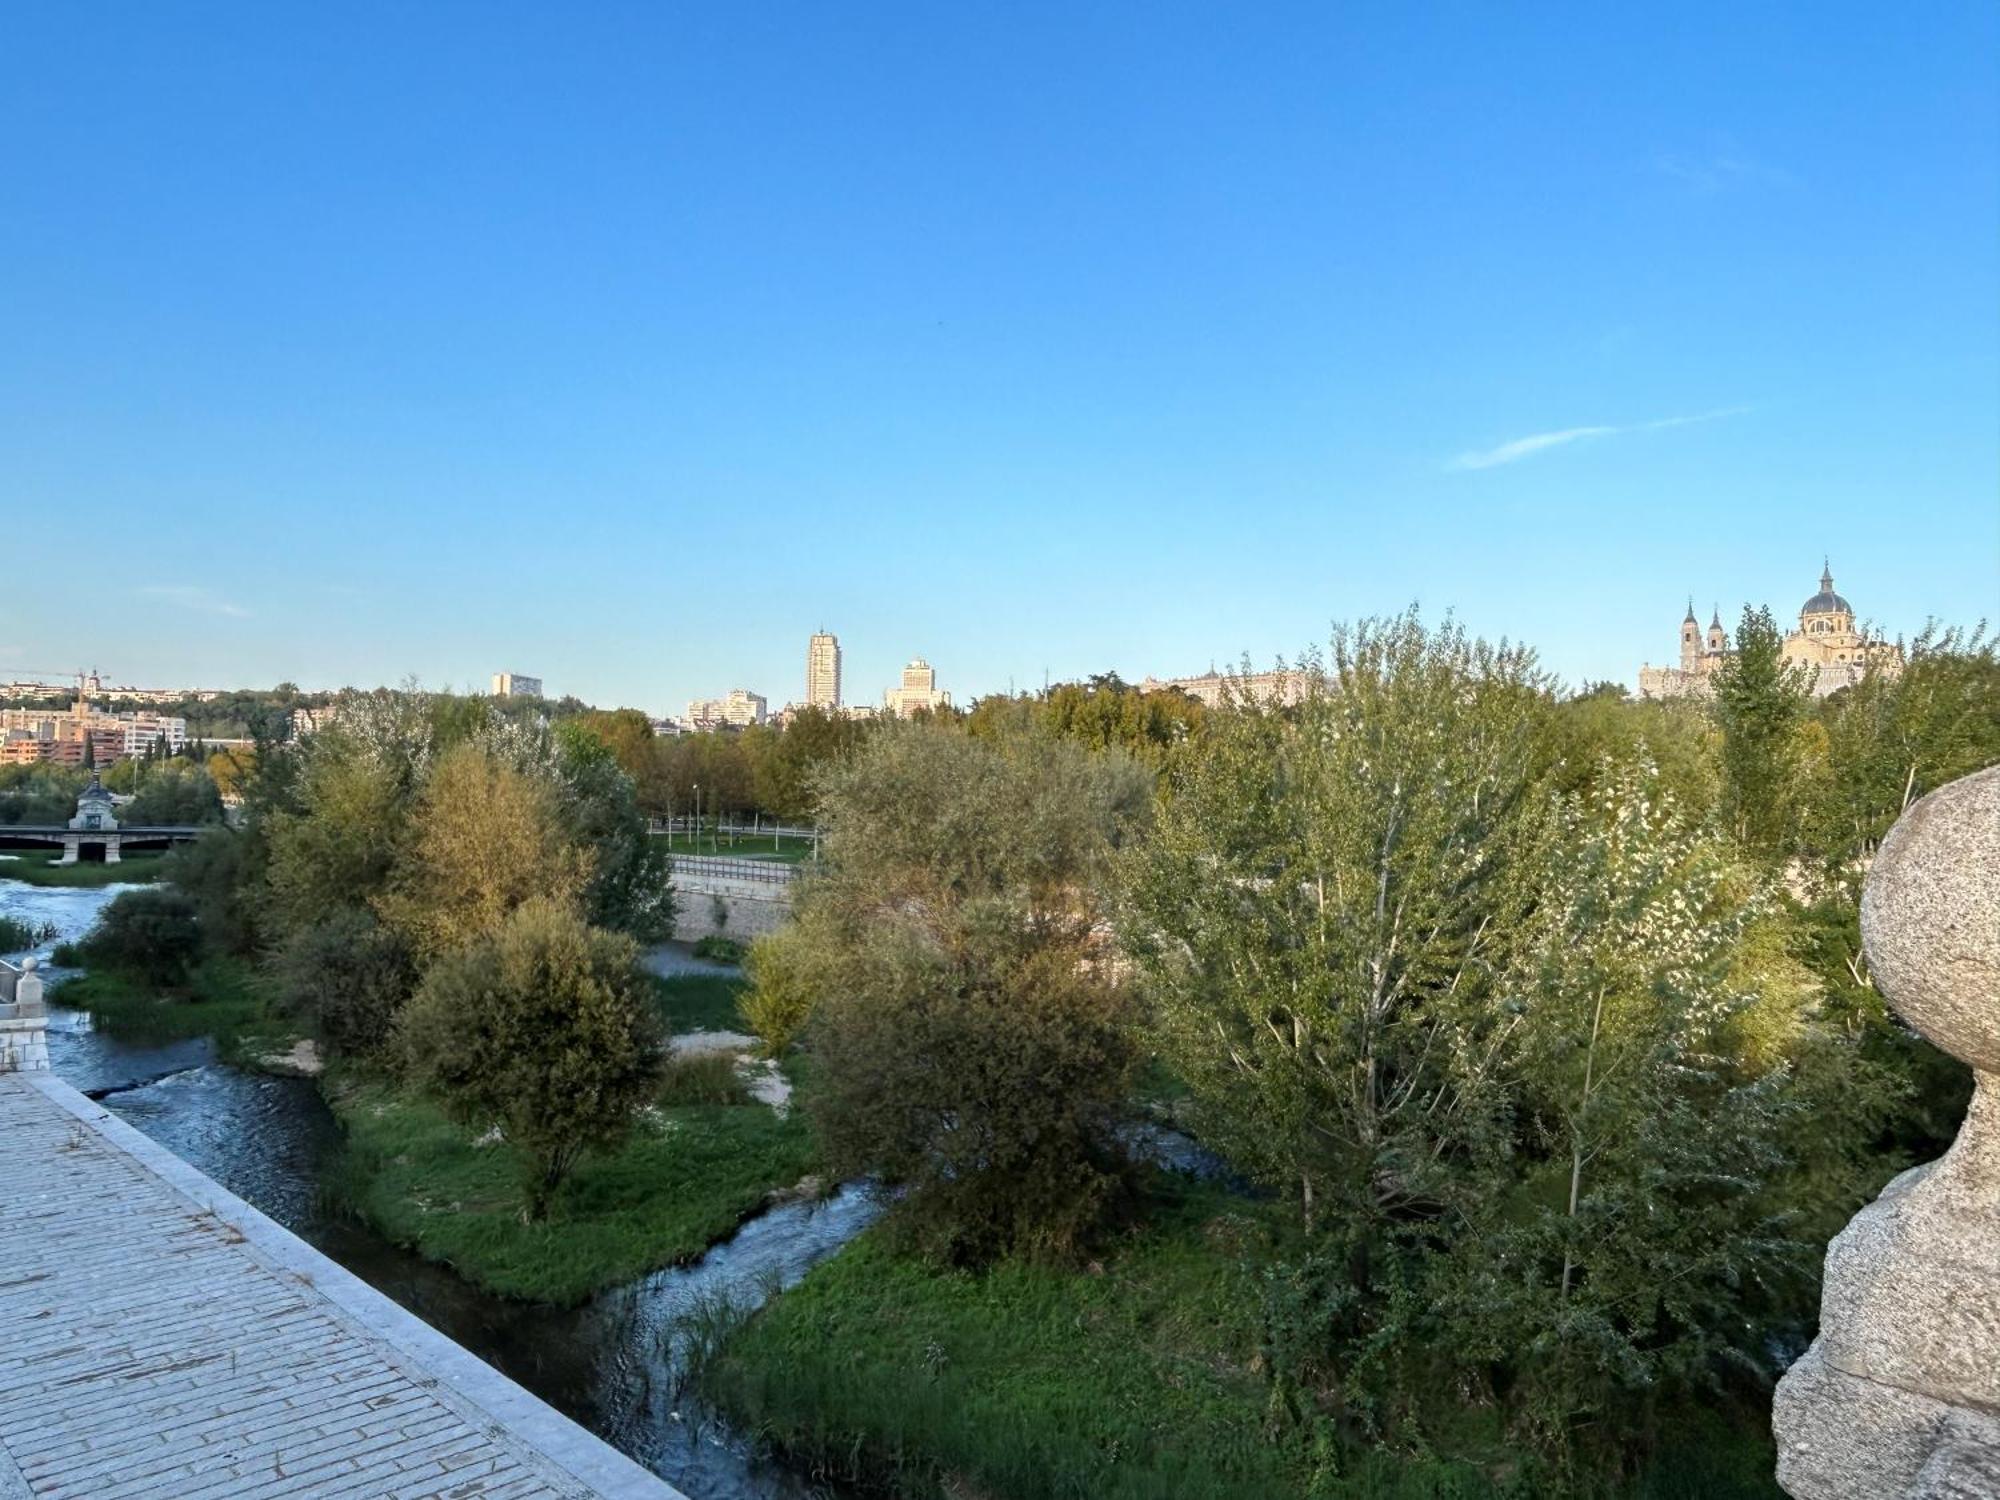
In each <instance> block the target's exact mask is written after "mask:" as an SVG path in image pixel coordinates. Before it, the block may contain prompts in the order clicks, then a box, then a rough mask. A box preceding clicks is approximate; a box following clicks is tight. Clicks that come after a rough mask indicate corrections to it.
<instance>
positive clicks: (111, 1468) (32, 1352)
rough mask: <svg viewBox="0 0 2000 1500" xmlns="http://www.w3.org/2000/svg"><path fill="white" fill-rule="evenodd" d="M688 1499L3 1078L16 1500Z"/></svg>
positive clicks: (348, 1279) (348, 1285) (238, 1207)
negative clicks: (300, 1499)
mask: <svg viewBox="0 0 2000 1500" xmlns="http://www.w3.org/2000/svg"><path fill="white" fill-rule="evenodd" d="M286 1496H312V1497H315V1500H320V1497H325V1500H363V1497H392V1496H393V1497H396V1500H421V1497H436V1500H474V1497H479V1500H526V1497H529V1496H537V1497H542V1496H546V1497H562V1500H587V1497H596V1496H604V1497H614V1500H683V1497H681V1496H680V1495H679V1492H678V1491H676V1490H674V1489H673V1488H672V1487H670V1486H669V1485H667V1484H666V1483H664V1482H663V1481H661V1480H659V1479H657V1478H655V1477H654V1476H653V1475H651V1474H649V1473H647V1472H646V1471H645V1470H644V1469H641V1468H640V1467H639V1466H637V1465H636V1464H633V1463H632V1462H631V1461H630V1460H628V1459H626V1458H624V1457H623V1456H622V1455H621V1454H619V1453H617V1452H616V1451H615V1450H613V1449H611V1448H610V1447H608V1446H607V1445H606V1444H604V1443H602V1442H600V1441H599V1440H598V1439H597V1438H595V1437H593V1436H592V1435H591V1434H589V1433H587V1432H585V1431H584V1430H583V1429H582V1428H580V1427H577V1426H576V1425H575V1424H574V1423H572V1422H570V1421H569V1420H568V1419H567V1418H565V1417H563V1416H561V1415H560V1414H559V1413H557V1412H555V1411H554V1410H553V1409H551V1408H550V1407H548V1406H546V1405H544V1404H543V1403H542V1402H540V1401H539V1400H537V1399H536V1398H535V1397H534V1396H532V1395H530V1394H529V1393H528V1392H526V1391H524V1390H522V1389H521V1388H520V1387H519V1386H517V1385H514V1384H513V1383H512V1382H511V1381H509V1380H507V1379H506V1378H505V1377H504V1376H502V1375H500V1374H498V1373H497V1372H496V1371H494V1370H492V1369H490V1368H489V1367H488V1366H486V1365H485V1364H483V1363H482V1362H480V1361H479V1360H477V1359H476V1358H474V1357H473V1356H472V1355H470V1354H468V1353H467V1352H466V1351H465V1350H463V1349H461V1348H459V1347H458V1346H457V1345H455V1344H453V1343H451V1342H450V1341H449V1340H447V1339H445V1338H444V1337H443V1336H442V1335H440V1334H438V1333H436V1332H435V1331H433V1330H432V1329H430V1328H429V1327H428V1326H426V1325H425V1324H423V1323H422V1322H420V1321H419V1320H417V1319H416V1318H414V1317H412V1316H411V1315H410V1314H408V1313H406V1312H404V1311H403V1310H402V1309H401V1308H399V1307H397V1306H395V1304H393V1303H391V1302H390V1301H389V1300H388V1299H387V1298H384V1297H382V1296H380V1295H379V1294H378V1293H376V1292H375V1291H374V1290H373V1289H372V1288H369V1287H368V1286H366V1285H365V1284H364V1283H362V1282H360V1281H359V1280H357V1279H356V1278H355V1277H353V1276H351V1275H350V1274H349V1273H348V1272H346V1271H345V1270H343V1269H341V1268H340V1267H339V1266H337V1265H335V1264H334V1263H333V1262H332V1261H329V1260H327V1259H326V1258H325V1257H324V1256H322V1255H320V1254H319V1253H318V1252H317V1251H315V1250H313V1249H312V1248H311V1247H310V1246H308V1245H306V1244H305V1243H304V1242H303V1241H301V1240H299V1239H298V1238H297V1237H296V1236H293V1235H292V1234H290V1233H289V1232H288V1231H286V1230H284V1229H283V1228H281V1227H280V1226H278V1225H276V1224H274V1223H272V1222H271V1221H270V1220H269V1219H266V1218H265V1217H264V1216H263V1215H262V1214H259V1213H258V1212H257V1211H256V1210H255V1209H252V1208H250V1207H249V1206H248V1205H247V1204H244V1203H242V1202H241V1201H240V1200H238V1199H236V1198H234V1197H232V1196H231V1195H230V1194H228V1193H227V1192H225V1191H223V1189H221V1188H220V1187H218V1186H217V1185H216V1184H214V1183H213V1182H210V1181H209V1180H208V1179H207V1178H205V1177H203V1176H201V1174H200V1173H198V1172H196V1171H195V1170H194V1169H193V1168H192V1167H189V1166H188V1165H187V1164H186V1163H184V1162H182V1161H180V1160H179V1159H178V1158H176V1157H174V1156H172V1155H171V1154H169V1153H168V1152H166V1151H165V1150H164V1149H163V1148H161V1147H159V1146H158V1145H156V1144H154V1143H153V1142H151V1141H149V1140H147V1139H146V1138H145V1137H144V1136H141V1135H140V1134H139V1133H138V1132H137V1131H134V1130H133V1129H132V1128H131V1127H130V1126H128V1125H126V1124H125V1123H124V1122H123V1121H121V1120H118V1119H117V1118H116V1117H115V1116H112V1115H110V1114H109V1113H108V1112H107V1111H106V1110H105V1109H104V1108H103V1107H102V1106H100V1105H96V1104H92V1103H91V1102H90V1101H88V1100H86V1099H84V1098H83V1096H82V1095H80V1094H77V1093H76V1092H75V1091H74V1090H72V1089H70V1088H69V1087H68V1086H67V1085H65V1084H63V1083H61V1082H59V1081H57V1080H55V1079H53V1078H52V1077H51V1076H50V1075H49V1074H47V1073H40V1074H34V1073H10V1074H0V1500H28V1497H33V1500H58V1497H71V1500H251V1497H254V1500H280V1497H286Z"/></svg>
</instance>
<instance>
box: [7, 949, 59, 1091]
mask: <svg viewBox="0 0 2000 1500" xmlns="http://www.w3.org/2000/svg"><path fill="white" fill-rule="evenodd" d="M39 967H40V966H39V965H38V964H37V962H36V961H35V960H34V959H32V958H28V959H23V960H22V961H21V966H20V968H18V969H17V968H15V967H14V966H13V965H12V964H8V963H0V970H4V971H5V972H4V973H0V995H4V996H5V999H4V1001H3V1002H0V1073H40V1072H46V1071H47V1070H48V1066H49V1011H48V1007H47V1006H46V1005H44V1004H43V1003H42V976H41V974H40V973H39V972H37V970H38V969H39Z"/></svg>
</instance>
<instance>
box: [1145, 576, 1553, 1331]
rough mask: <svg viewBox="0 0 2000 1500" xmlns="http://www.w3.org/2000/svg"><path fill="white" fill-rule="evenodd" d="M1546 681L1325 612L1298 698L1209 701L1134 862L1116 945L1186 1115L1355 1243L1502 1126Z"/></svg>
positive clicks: (1489, 655)
mask: <svg viewBox="0 0 2000 1500" xmlns="http://www.w3.org/2000/svg"><path fill="white" fill-rule="evenodd" d="M1545 694H1546V683H1545V681H1544V679H1543V678H1542V677H1541V675H1540V674H1539V673H1538V672H1537V671H1536V669H1535V667H1534V662H1533V658H1532V656H1531V655H1530V654H1529V653H1527V652H1526V651H1521V650H1512V649H1495V648H1492V647H1489V646H1487V645H1486V644H1485V643H1483V642H1475V641H1471V640H1468V639H1467V638H1466V636H1465V634H1464V632H1463V631H1462V630H1460V629H1459V628H1458V627H1456V626H1453V625H1446V626H1445V627H1443V628H1442V629H1439V630H1436V631H1431V630H1427V629H1425V628H1424V627H1423V625H1422V624H1421V623H1420V622H1419V621H1418V619H1417V618H1416V616H1415V614H1414V613H1411V614H1406V615H1404V616H1401V617H1399V618H1396V619H1392V620H1387V621H1380V622H1367V623H1364V624H1362V625H1361V626H1359V627H1358V628H1356V629H1354V630H1352V631H1347V630H1342V631H1341V632H1339V633H1338V634H1337V635H1336V637H1335V639H1334V646H1333V665H1332V668H1331V671H1330V672H1322V673H1318V674H1316V675H1315V677H1314V679H1313V681H1312V685H1311V689H1310V691H1309V692H1308V693H1307V695H1306V697H1305V699H1304V701H1303V702H1301V703H1300V704H1298V705H1297V707H1296V708H1291V709H1280V708H1277V707H1272V706H1259V705H1256V704H1248V705H1244V706H1242V707H1240V708H1237V709H1235V710H1233V711H1231V712H1229V713H1225V714H1221V715H1215V716H1212V717H1211V720H1210V724H1209V728H1208V732H1207V733H1206V734H1205V735H1204V736H1203V737H1202V739H1201V740H1200V741H1199V742H1198V744H1196V745H1195V746H1194V747H1193V748H1192V749H1191V751H1190V753H1189V754H1188V755H1186V756H1185V757H1184V758H1182V759H1181V760H1180V762H1179V763H1178V765H1177V767H1176V769H1175V772H1174V774H1173V775H1172V776H1171V777H1170V779H1169V782H1168V786H1167V789H1166V793H1165V795H1164V796H1163V798H1162V802H1161V809H1160V817H1159V828H1158V832H1157V835H1156V837H1155V838H1154V839H1153V840H1152V841H1151V842H1150V843H1149V844H1148V845H1146V846H1145V847H1143V848H1142V849H1141V850H1140V851H1139V852H1138V854H1137V856H1136V857H1135V859H1134V860H1133V861H1132V863H1131V865H1130V867H1129V869H1128V880H1129V891H1128V900H1127V903H1126V911H1125V914H1124V921H1123V937H1124V940H1125V944H1126V947H1127V948H1128V950H1129V951H1130V952H1131V953H1132V954H1133V955H1134V957H1135V958H1136V960H1137V961H1138V963H1139V966H1140V968H1141V971H1142V973H1143V974H1144V976H1145V979H1146V981H1147V988H1148V991H1149V994H1150V998H1151V1000H1152V1006H1153V1013H1154V1017H1155V1031H1156V1034H1157V1041H1158V1045H1159V1047H1160V1049H1161V1052H1162V1055H1163V1056H1164V1057H1165V1059H1166V1060H1167V1061H1168V1063H1169V1064H1170V1065H1171V1066H1172V1067H1173V1068H1174V1069H1175V1070H1176V1071H1177V1072H1178V1073H1179V1074H1180V1076H1181V1077H1182V1078H1183V1079H1185V1080H1186V1082H1187V1084H1188V1085H1189V1087H1190V1088H1191V1090H1192V1091H1193V1094H1194V1097H1195V1101H1196V1104H1197V1106H1198V1108H1199V1109H1200V1111H1201V1117H1202V1120H1203V1125H1204V1129H1205V1130H1206V1132H1208V1133H1209V1135H1210V1136H1211V1137H1212V1138H1213V1139H1214V1140H1215V1141H1216V1142H1217V1143H1218V1144H1220V1145H1222V1146H1223V1147H1224V1149H1225V1150H1226V1151H1227V1152H1228V1153H1229V1154H1230V1155H1231V1156H1232V1157H1233V1158H1234V1159H1235V1160H1237V1161H1238V1162H1240V1163H1241V1164H1243V1165H1244V1166H1245V1167H1247V1168H1249V1169H1250V1170H1252V1171H1253V1172H1254V1173H1255V1175H1256V1176H1258V1177H1259V1178H1260V1179H1262V1180H1263V1181H1265V1182H1267V1183H1270V1184H1271V1185H1273V1186H1275V1187H1278V1188H1280V1189H1281V1190H1283V1191H1284V1192H1286V1193H1287V1194H1288V1195H1289V1196H1290V1197H1291V1199H1292V1201H1293V1202H1294V1203H1295V1204H1296V1205H1297V1206H1298V1209H1299V1212H1300V1214H1301V1218H1302V1222H1303V1223H1304V1224H1305V1225H1306V1226H1307V1227H1308V1229H1310V1228H1312V1227H1314V1226H1315V1225H1317V1224H1320V1223H1322V1222H1325V1221H1327V1220H1328V1219H1329V1217H1330V1218H1331V1219H1332V1220H1333V1221H1335V1222H1337V1223H1339V1224H1340V1225H1342V1226H1344V1231H1343V1232H1347V1233H1350V1234H1352V1235H1354V1236H1356V1237H1357V1238H1356V1246H1357V1248H1356V1254H1357V1256H1358V1257H1360V1258H1361V1259H1364V1260H1365V1259H1366V1257H1367V1255H1368V1254H1369V1253H1372V1252H1371V1251H1370V1250H1369V1249H1368V1248H1367V1247H1368V1246H1370V1245H1371V1244H1372V1245H1374V1246H1375V1249H1376V1250H1379V1249H1380V1244H1379V1241H1380V1238H1381V1236H1382V1234H1383V1233H1385V1232H1386V1228H1385V1226H1386V1225H1387V1224H1388V1223H1389V1222H1390V1221H1391V1220H1393V1219H1395V1218H1397V1217H1399V1216H1404V1215H1409V1214H1417V1213H1422V1214H1436V1213H1447V1212H1451V1211H1452V1205H1453V1203H1454V1200H1455V1199H1456V1197H1457V1196H1458V1193H1459V1189H1460V1185H1461V1183H1462V1181H1463V1179H1464V1176H1465V1171H1466V1164H1467V1163H1468V1161H1469V1160H1470V1159H1471V1158H1473V1157H1476V1156H1477V1155H1478V1154H1479V1153H1480V1152H1482V1151H1484V1150H1487V1149H1491V1147H1492V1145H1493V1142H1494V1140H1495V1137H1496V1133H1497V1131H1498V1129H1499V1126H1498V1123H1497V1121H1496V1113H1497V1111H1498V1110H1499V1109H1500V1107H1501V1099H1500V1094H1499V1089H1498V1080H1497V1073H1496V1069H1497V1066H1498V1062H1499V1059H1500V1057H1501V1055H1502V1050H1503V1049H1504V1047H1505V1045H1506V1042H1507V1038H1508V1036H1509V1034H1510V1032H1511V1030H1512V1029H1513V1027H1514V1026H1515V1025H1516V1024H1517V1023H1516V1021H1515V1019H1514V1018H1513V1017H1512V1016H1511V1015H1510V1014H1509V1013H1508V1012H1507V1010H1506V1009H1505V1008H1504V1007H1502V1006H1500V1005H1497V1004H1495V1003H1494V993H1493V976H1494V974H1495V973H1496V972H1498V971H1499V970H1500V969H1501V968H1502V967H1503V966H1504V963H1505V960H1506V958H1507V954H1508V948H1509V944H1510V942H1511V941H1512V939H1513V937H1514V935H1515V933H1516V932H1517V931H1518V929H1519V927H1520V924H1521V921H1522V919H1523V917H1524V916H1525V914H1526V912H1527V910H1528V909H1529V907H1530V905H1531V902H1532V882H1531V880H1530V879H1529V878H1528V877H1529V876H1531V875H1532V874H1533V873H1534V872H1535V870H1536V869H1537V868H1538V866H1536V865H1535V863H1534V862H1535V861H1536V859H1537V858H1538V855H1537V840H1538V838H1539V837H1540V832H1541V830H1540V826H1539V825H1540V824H1541V822H1542V821H1544V820H1543V816H1542V813H1543V808H1544V805H1545V803H1544V799H1543V798H1542V797H1541V796H1540V795H1539V794H1538V792H1537V790H1536V788H1535V787H1534V785H1533V784H1532V782H1531V775H1530V772H1531V764H1532V758H1533V753H1534V749H1535V741H1536V734H1537V729H1538V725H1539V722H1540V719H1541V716H1542V715H1543V714H1544V713H1545V712H1546V696H1545ZM1361 1290H1362V1292H1363V1294H1364V1295H1365V1292H1366V1286H1365V1281H1364V1285H1363V1287H1362V1289H1361Z"/></svg>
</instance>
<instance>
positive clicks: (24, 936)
mask: <svg viewBox="0 0 2000 1500" xmlns="http://www.w3.org/2000/svg"><path fill="white" fill-rule="evenodd" d="M56 931H57V928H56V924H55V923H53V922H25V921H23V920H21V918H19V917H0V953H23V952H26V951H27V950H28V949H30V948H37V947H40V946H41V945H42V944H43V943H46V942H47V941H48V940H49V939H50V938H52V937H54V936H55V935H56Z"/></svg>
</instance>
